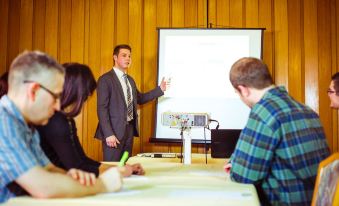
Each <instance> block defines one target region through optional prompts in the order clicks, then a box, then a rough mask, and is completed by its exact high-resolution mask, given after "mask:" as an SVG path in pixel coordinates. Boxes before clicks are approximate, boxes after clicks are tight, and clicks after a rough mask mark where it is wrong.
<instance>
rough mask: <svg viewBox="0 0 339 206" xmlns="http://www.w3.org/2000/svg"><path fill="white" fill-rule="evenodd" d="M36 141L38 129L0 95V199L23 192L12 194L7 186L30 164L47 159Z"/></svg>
mask: <svg viewBox="0 0 339 206" xmlns="http://www.w3.org/2000/svg"><path fill="white" fill-rule="evenodd" d="M39 141H40V138H39V134H38V132H37V131H36V130H35V129H33V128H31V127H29V126H28V125H27V123H26V122H25V121H24V118H23V116H22V115H21V113H20V112H19V110H18V108H17V107H16V106H15V105H14V104H13V102H12V101H11V100H10V99H9V98H8V97H7V96H3V97H2V98H1V99H0V203H2V202H5V201H6V200H8V199H9V198H10V197H13V196H15V194H17V193H22V191H15V194H14V193H13V191H12V190H11V191H10V190H9V189H8V186H9V184H13V181H15V180H16V179H17V178H18V177H20V176H21V175H23V174H24V173H25V172H27V171H29V170H30V169H32V168H33V167H35V166H42V167H44V166H46V165H47V164H49V163H50V162H49V160H48V159H47V157H46V156H45V154H44V152H43V151H42V150H41V148H40V144H39ZM16 186H17V185H16ZM15 189H18V187H16V188H15ZM20 189H21V188H19V190H20ZM21 190H22V189H21Z"/></svg>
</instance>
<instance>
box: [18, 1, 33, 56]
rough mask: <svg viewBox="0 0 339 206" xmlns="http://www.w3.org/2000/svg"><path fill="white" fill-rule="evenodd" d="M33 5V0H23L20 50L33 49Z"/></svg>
mask: <svg viewBox="0 0 339 206" xmlns="http://www.w3.org/2000/svg"><path fill="white" fill-rule="evenodd" d="M33 7H34V5H33V0H25V1H21V6H20V13H19V16H20V34H19V35H20V37H19V52H22V51H25V50H32V41H33V38H32V36H33Z"/></svg>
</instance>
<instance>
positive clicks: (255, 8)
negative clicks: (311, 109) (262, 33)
mask: <svg viewBox="0 0 339 206" xmlns="http://www.w3.org/2000/svg"><path fill="white" fill-rule="evenodd" d="M245 2H246V5H245V14H246V18H245V21H246V23H245V27H247V28H257V27H258V21H259V2H258V0H246V1H245Z"/></svg>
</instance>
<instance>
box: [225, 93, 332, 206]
mask: <svg viewBox="0 0 339 206" xmlns="http://www.w3.org/2000/svg"><path fill="white" fill-rule="evenodd" d="M329 155H330V152H329V148H328V145H327V142H326V138H325V134H324V130H323V128H322V125H321V123H320V120H319V117H318V115H317V114H316V113H315V112H314V111H312V110H311V109H310V108H308V107H307V106H305V105H303V104H300V103H298V102H297V101H295V100H294V99H293V98H292V97H290V96H289V95H288V93H287V92H286V90H285V88H284V87H275V88H273V89H270V90H269V91H267V92H266V93H265V95H264V96H263V98H262V99H261V100H260V101H259V102H258V103H257V104H255V105H254V106H253V108H252V110H251V112H250V116H249V120H248V122H247V125H246V127H245V128H244V129H243V131H242V132H241V134H240V137H239V140H238V142H237V145H236V148H235V151H234V153H233V155H232V157H231V163H232V168H231V178H232V180H234V181H236V182H241V183H251V184H255V185H256V186H257V188H260V190H262V191H263V195H264V197H265V198H266V200H268V201H269V202H270V203H271V204H272V205H310V203H311V200H312V195H313V189H314V184H315V177H316V174H317V168H318V165H319V162H320V161H322V160H323V159H325V158H326V157H328V156H329Z"/></svg>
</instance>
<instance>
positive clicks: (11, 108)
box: [0, 95, 29, 127]
mask: <svg viewBox="0 0 339 206" xmlns="http://www.w3.org/2000/svg"><path fill="white" fill-rule="evenodd" d="M0 105H3V107H4V109H5V110H7V112H8V113H9V115H12V116H14V117H15V118H17V119H18V120H19V121H20V122H21V123H23V124H25V125H26V126H27V127H29V126H28V124H27V123H26V121H25V119H24V117H23V116H22V114H21V112H20V111H19V109H18V108H17V106H16V105H15V104H14V102H13V101H12V100H10V99H9V98H8V96H7V95H4V96H3V97H1V100H0Z"/></svg>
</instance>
